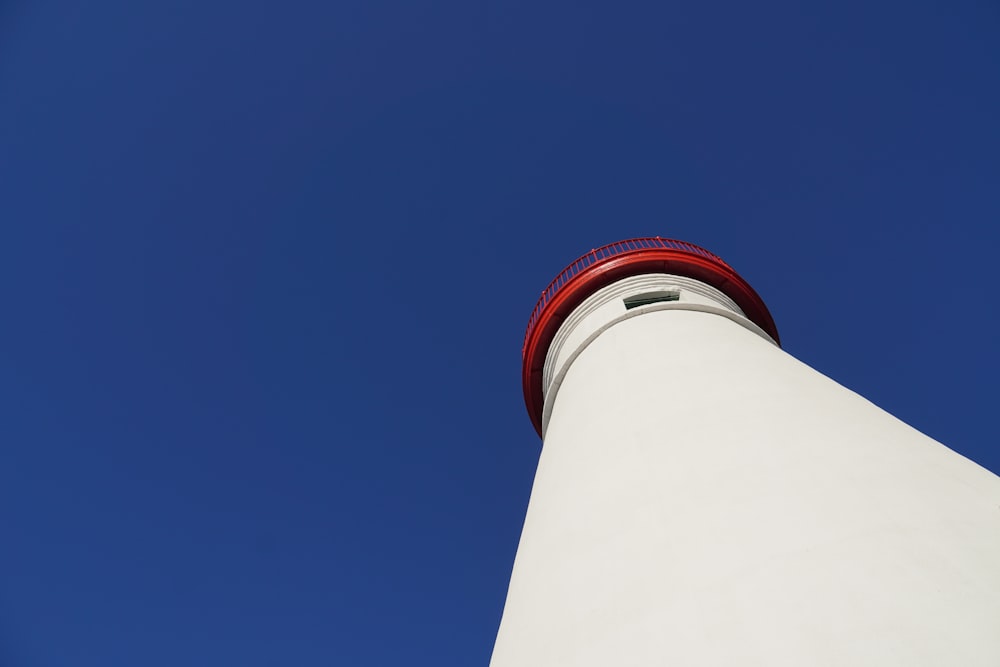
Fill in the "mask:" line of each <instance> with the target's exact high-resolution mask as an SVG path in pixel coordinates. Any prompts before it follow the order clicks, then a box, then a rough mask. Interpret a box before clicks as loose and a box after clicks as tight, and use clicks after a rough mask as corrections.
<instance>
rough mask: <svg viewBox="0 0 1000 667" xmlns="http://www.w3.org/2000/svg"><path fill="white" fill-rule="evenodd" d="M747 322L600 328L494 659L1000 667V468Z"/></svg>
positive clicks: (547, 450)
mask: <svg viewBox="0 0 1000 667" xmlns="http://www.w3.org/2000/svg"><path fill="white" fill-rule="evenodd" d="M612 287H613V286H612ZM656 305H657V306H663V305H669V304H656ZM700 305H706V304H700ZM644 308H653V307H649V306H647V307H644ZM722 309H723V310H729V312H730V314H732V310H731V309H725V308H722ZM630 312H631V311H630ZM612 319H614V318H613V317H612ZM737 319H738V318H733V319H730V318H729V317H726V316H721V315H720V314H716V313H714V312H701V311H696V310H683V309H677V308H672V309H659V310H656V309H652V310H651V311H650V312H645V313H643V314H642V315H641V316H639V317H630V318H628V319H623V320H620V321H617V322H615V323H614V324H612V325H611V326H610V327H608V328H606V329H604V330H603V331H601V332H600V333H599V334H598V335H597V336H596V337H594V338H593V340H591V341H590V342H589V344H585V345H583V341H584V340H586V339H587V338H588V337H589V336H587V335H585V336H583V337H582V339H581V342H580V345H581V346H582V351H580V352H579V354H578V355H577V356H575V358H574V359H573V360H572V362H571V363H569V365H568V368H567V369H565V371H564V377H563V379H562V382H561V385H560V386H559V388H558V393H557V394H553V393H551V392H550V394H549V396H548V397H547V402H549V401H554V405H552V407H551V412H550V416H549V418H548V422H547V430H546V433H545V443H544V446H543V449H542V454H541V458H540V460H539V464H538V470H537V473H536V477H535V483H534V488H533V490H532V494H531V501H530V504H529V508H528V514H527V518H526V520H525V524H524V529H523V532H522V535H521V542H520V545H519V547H518V552H517V557H516V560H515V564H514V571H513V574H512V577H511V582H510V589H509V591H508V596H507V603H506V606H505V609H504V614H503V620H502V622H501V625H500V630H499V633H498V636H497V641H496V645H495V648H494V653H493V659H492V662H491V665H492V666H493V667H512V666H517V667H535V666H538V667H541V666H545V667H557V666H558V667H561V666H566V667H585V666H586V667H591V666H593V667H597V666H601V667H607V666H612V665H613V666H616V667H627V666H631V665H635V666H643V667H645V666H651V665H684V666H689V665H741V666H742V665H768V666H772V665H788V666H792V665H795V666H796V667H799V666H802V665H852V666H853V665H872V666H875V665H878V666H879V667H886V666H890V665H900V666H903V665H906V666H907V667H913V666H929V665H940V666H946V665H947V666H952V665H962V666H983V667H987V666H988V667H997V666H1000V478H998V477H997V476H996V475H994V474H992V473H991V472H989V471H987V470H985V469H983V468H981V467H980V466H978V465H976V464H975V463H973V462H971V461H969V460H967V459H965V458H963V457H961V456H960V455H958V454H956V453H954V452H952V451H951V450H949V449H947V448H946V447H944V446H943V445H941V444H939V443H937V442H935V441H934V440H932V439H930V438H928V437H926V436H924V435H922V434H921V433H919V432H917V431H915V430H914V429H912V428H910V427H909V426H907V425H905V424H903V423H902V422H900V421H899V420H897V419H895V418H894V417H892V416H891V415H889V414H888V413H886V412H884V411H882V410H881V409H879V408H878V407H876V406H874V405H872V404H871V403H869V402H868V401H866V400H865V399H863V398H861V397H860V396H858V395H857V394H855V393H853V392H851V391H849V390H847V389H845V388H844V387H842V386H840V385H838V384H836V383H835V382H833V381H832V380H830V379H828V378H826V377H825V376H823V375H821V374H819V373H817V372H816V371H814V370H812V369H810V368H809V367H807V366H805V365H804V364H802V363H801V362H799V361H797V360H795V359H794V358H792V357H791V356H789V355H788V354H787V353H785V352H783V351H782V350H780V349H779V348H777V347H776V346H775V345H773V344H772V343H771V342H769V340H768V339H766V336H762V335H760V334H758V333H755V332H754V331H752V330H751V329H750V328H747V327H745V326H741V325H740V323H738V321H737ZM598 328H601V325H598ZM574 335H575V334H574ZM566 347H567V346H566V345H563V348H566ZM551 351H552V350H550V352H551ZM559 354H569V355H570V356H573V355H572V353H569V352H565V351H564V352H560V353H559ZM567 358H568V357H567ZM553 363H555V361H553Z"/></svg>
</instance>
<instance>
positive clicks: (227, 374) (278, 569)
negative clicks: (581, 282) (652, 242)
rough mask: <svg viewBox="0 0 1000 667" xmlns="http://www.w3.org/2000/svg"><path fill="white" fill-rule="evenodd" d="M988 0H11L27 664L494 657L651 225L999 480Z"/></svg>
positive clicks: (14, 355) (999, 30)
mask: <svg viewBox="0 0 1000 667" xmlns="http://www.w3.org/2000/svg"><path fill="white" fill-rule="evenodd" d="M998 35H1000V5H997V3H996V2H993V1H991V0H980V1H978V2H974V1H962V0H948V1H945V0H937V1H933V2H932V1H927V0H906V1H902V0H899V1H895V2H890V1H886V0H863V1H861V0H858V1H841V2H832V3H818V2H811V3H798V2H791V1H787V2H782V1H772V0H764V1H762V2H753V3H748V2H736V1H726V0H708V1H698V2H647V3H634V2H610V1H605V2H601V3H592V2H580V1H578V0H577V1H574V2H568V1H566V2H557V1H553V0H531V1H530V2H528V1H520V0H508V1H505V2H486V3H484V2H472V1H470V0H448V1H445V2H441V1H437V2H435V1H431V2H413V1H412V0H406V1H403V0H398V1H396V0H336V1H334V2H312V3H307V2H295V1H293V2H284V3H271V2H268V3H264V2H258V1H257V0H244V1H241V2H234V1H231V2H230V1H224V0H197V1H194V0H180V1H178V2H163V3H157V2H135V1H133V0H129V1H127V2H126V1H125V0H107V1H104V2H97V3H76V2H67V1H65V0H31V1H30V2H29V1H28V0H8V1H7V2H4V3H2V4H0V215H2V217H0V307H2V309H3V319H2V325H0V350H2V352H0V399H2V405H3V409H2V411H0V540H2V542H0V664H2V665H4V666H6V665H12V666H15V667H22V666H24V667H36V666H44V667H49V666H53V667H55V666H58V667H62V666H64V665H73V666H74V667H89V666H95V667H98V666H99V667H108V666H111V665H125V666H129V667H132V666H134V665H143V666H144V667H156V666H161V665H162V666H165V667H166V666H171V667H173V666H176V665H185V666H191V667H198V666H211V667H217V666H219V665H240V666H241V667H255V666H264V665H281V666H285V665H297V666H298V665H303V666H305V665H345V666H352V667H353V666H368V665H371V666H378V667H382V666H387V665H397V664H406V665H432V666H435V667H442V666H455V667H468V666H469V665H485V664H486V662H487V661H488V659H489V655H490V651H491V649H492V643H493V639H494V636H495V632H496V627H497V624H498V623H499V619H500V614H501V610H502V606H503V601H504V596H505V593H506V586H507V580H508V576H509V574H510V568H511V564H512V562H513V557H514V551H515V548H516V544H517V539H518V535H519V532H520V526H521V521H522V519H523V516H524V510H525V506H526V503H527V499H528V493H529V490H530V484H531V480H532V476H533V474H534V466H535V463H536V461H537V456H538V453H539V445H540V443H539V441H538V438H537V436H536V435H535V433H534V431H533V430H532V427H531V424H530V422H529V420H528V417H527V415H526V413H525V410H524V407H523V403H522V397H521V388H520V378H519V371H520V350H521V342H522V336H523V331H524V325H525V323H526V321H527V317H528V314H529V313H530V311H531V308H532V306H533V305H534V301H535V299H536V298H537V296H538V293H539V292H540V290H541V289H542V288H543V287H544V286H545V285H546V284H547V283H548V281H549V280H550V279H551V278H552V277H553V276H554V275H555V274H556V273H557V272H558V271H559V270H560V269H561V268H562V267H563V266H564V265H565V264H566V263H568V262H569V261H571V260H572V259H574V258H575V257H576V256H577V255H579V254H581V253H583V252H585V251H587V250H589V249H590V248H592V247H595V246H599V245H601V244H604V243H607V242H610V241H614V240H617V239H620V238H624V237H630V236H637V235H662V236H667V237H676V238H681V239H685V240H688V241H691V242H694V243H697V244H700V245H703V246H705V247H707V248H709V249H710V250H712V251H714V252H716V253H718V254H719V255H721V256H722V257H724V258H725V259H726V260H727V261H728V262H729V263H730V264H732V265H733V266H734V267H736V269H737V270H738V271H740V273H741V274H742V275H743V276H744V277H745V278H746V279H747V280H748V281H749V282H750V283H751V284H752V285H753V286H754V287H755V288H756V289H757V291H758V292H759V293H760V294H761V295H762V296H763V298H764V299H765V301H766V302H767V303H768V305H769V306H770V308H771V311H772V313H773V314H774V317H775V320H776V321H777V324H778V328H779V330H780V332H781V335H782V339H783V342H784V344H785V349H787V350H788V351H789V352H791V353H792V354H794V355H796V356H798V357H799V358H800V359H802V360H804V361H806V362H807V363H809V364H811V365H813V366H814V367H815V368H817V369H819V370H821V371H822V372H824V373H827V374H828V375H830V376H831V377H833V378H834V379H836V380H838V381H839V382H841V383H843V384H844V385H846V386H847V387H850V388H851V389H854V390H856V391H858V392H860V393H861V394H863V395H864V396H866V397H868V398H870V399H871V400H873V401H874V402H876V403H877V404H879V405H881V406H883V407H885V408H886V409H888V410H889V411H890V412H892V413H894V414H896V415H897V416H899V417H900V418H901V419H903V420H905V421H907V422H909V423H911V424H913V425H914V426H916V427H917V428H919V429H921V430H923V431H924V432H926V433H928V434H929V435H931V436H933V437H935V438H937V439H939V440H941V441H943V442H945V443H947V444H948V445H950V446H951V447H953V448H954V449H956V450H958V451H959V452H961V453H963V454H965V455H966V456H969V457H970V458H972V459H973V460H976V461H977V462H979V463H981V464H982V465H984V466H986V467H988V468H990V469H991V470H994V471H998V470H1000V449H998V447H997V437H996V422H995V415H996V413H997V406H996V403H997V398H998V395H1000V392H998V387H997V378H998V376H1000V356H998V352H997V341H998V329H997V327H998V320H1000V317H998V305H997V304H998V299H997V296H996V293H995V289H994V288H995V285H996V283H997V271H998V266H1000V262H998V261H997V257H998V250H1000V243H998V241H1000V232H998V230H997V223H998V220H1000V124H998V119H1000V85H998V81H1000V39H998V37H997V36H998Z"/></svg>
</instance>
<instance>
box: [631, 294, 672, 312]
mask: <svg viewBox="0 0 1000 667" xmlns="http://www.w3.org/2000/svg"><path fill="white" fill-rule="evenodd" d="M680 298H681V292H680V290H660V291H658V292H646V293H644V294H634V295H632V296H629V297H625V310H632V309H633V308H638V307H639V306H648V305H649V304H651V303H660V302H662V301H679V300H680Z"/></svg>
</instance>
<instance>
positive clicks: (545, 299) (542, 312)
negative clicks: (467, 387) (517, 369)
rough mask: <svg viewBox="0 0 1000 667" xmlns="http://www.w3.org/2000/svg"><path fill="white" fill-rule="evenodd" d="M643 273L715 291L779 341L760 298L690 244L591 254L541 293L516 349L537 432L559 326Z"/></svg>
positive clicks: (653, 243)
mask: <svg viewBox="0 0 1000 667" xmlns="http://www.w3.org/2000/svg"><path fill="white" fill-rule="evenodd" d="M643 273H672V274H675V275H680V276H686V277H688V278H694V279H695V280H700V281H702V282H704V283H707V284H709V285H711V286H712V287H715V288H716V289H718V290H720V291H721V292H723V293H724V294H726V295H727V296H728V297H729V298H731V299H732V300H733V301H735V302H736V305H738V306H739V307H740V308H741V309H742V310H743V312H744V313H746V316H747V317H748V318H749V319H750V321H751V322H753V323H754V324H756V325H757V326H759V327H760V328H761V329H763V330H764V331H765V332H766V333H767V334H768V335H769V336H770V337H771V338H773V339H774V341H775V342H776V343H778V344H780V343H781V341H780V339H779V338H778V329H777V327H775V324H774V320H773V319H772V318H771V313H770V312H768V310H767V306H766V305H765V304H764V300H763V299H761V298H760V296H759V295H758V294H757V292H755V291H754V289H753V288H752V287H750V285H749V283H747V282H746V281H745V280H743V278H741V277H740V275H739V274H738V273H736V271H734V270H733V268H732V267H731V266H729V265H728V264H726V263H725V262H724V261H722V259H721V258H719V257H717V256H716V255H713V254H712V253H710V252H709V251H707V250H705V249H704V248H699V247H698V246H696V245H694V244H692V243H686V242H684V241H676V240H673V239H661V238H660V237H658V236H657V237H645V238H637V239H628V240H626V241H619V242H617V243H611V244H609V245H606V246H603V247H601V248H597V249H596V250H591V251H590V252H589V253H587V254H586V255H583V256H582V257H580V258H579V259H577V260H576V261H575V262H573V263H572V264H570V265H569V266H567V267H566V268H565V269H563V270H562V271H561V272H560V273H559V275H558V276H556V277H555V279H554V280H553V281H552V282H551V283H549V285H548V287H546V288H545V289H544V290H543V291H542V296H541V297H540V298H539V299H538V303H537V304H535V308H534V310H532V311H531V317H530V318H529V319H528V329H527V331H526V332H525V335H524V347H523V348H522V350H521V359H522V365H521V379H522V385H523V388H524V402H525V405H526V406H527V408H528V414H529V415H530V416H531V421H532V423H533V424H534V425H535V430H536V431H538V434H539V435H541V434H542V407H543V404H544V399H543V396H542V369H543V367H544V365H545V355H546V354H547V353H548V349H549V344H550V343H551V342H552V339H553V338H554V337H555V335H556V331H558V329H559V325H560V324H562V322H563V320H565V319H566V318H567V317H568V316H569V314H570V313H571V312H572V311H573V309H574V308H576V307H577V306H578V305H580V303H582V302H583V300H584V299H586V298H587V297H588V296H590V295H591V294H593V293H594V292H596V291H597V290H599V289H600V288H602V287H604V286H606V285H610V284H611V283H613V282H615V281H618V280H621V279H622V278H627V277H629V276H634V275H639V274H643Z"/></svg>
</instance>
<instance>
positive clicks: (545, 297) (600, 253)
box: [522, 236, 732, 352]
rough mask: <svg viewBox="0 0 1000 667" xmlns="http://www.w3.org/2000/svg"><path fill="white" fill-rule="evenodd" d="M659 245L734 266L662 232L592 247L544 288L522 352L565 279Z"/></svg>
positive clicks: (565, 281) (533, 311)
mask: <svg viewBox="0 0 1000 667" xmlns="http://www.w3.org/2000/svg"><path fill="white" fill-rule="evenodd" d="M658 248H667V249H670V250H681V251H684V252H689V253H692V254H694V255H700V256H701V257H705V258H706V259H710V260H712V261H714V262H718V263H719V264H722V265H723V266H725V267H727V268H729V269H730V270H732V267H730V266H729V265H728V264H726V263H725V262H724V261H722V259H721V258H719V257H718V256H716V255H713V254H712V253H710V252H709V251H707V250H705V249H704V248H700V247H698V246H696V245H694V244H693V243H686V242H684V241H675V240H673V239H663V238H660V237H659V236H647V237H642V238H637V239H628V240H627V241H618V242H616V243H609V244H608V245H606V246H601V247H600V248H597V249H595V250H591V251H590V252H588V253H587V254H586V255H583V256H582V257H580V258H578V259H577V260H576V261H575V262H573V263H572V264H570V265H569V266H567V267H566V268H565V269H563V270H562V272H560V274H559V275H558V276H556V277H555V279H554V280H553V281H552V282H551V283H549V286H548V287H546V288H545V289H544V290H542V296H541V297H539V299H538V303H536V304H535V309H534V310H532V311H531V317H530V318H528V329H527V331H526V332H525V334H524V347H523V348H522V352H523V350H524V349H526V348H527V346H528V340H529V339H530V338H531V333H532V332H533V331H534V329H535V325H536V324H538V319H539V318H540V317H541V315H542V311H543V310H544V309H545V306H546V305H547V304H548V303H549V301H551V300H552V297H554V296H555V295H556V293H557V292H558V291H559V290H561V289H562V288H563V286H564V285H566V283H568V282H569V281H570V280H572V279H573V278H574V277H576V276H577V275H578V274H579V273H580V272H581V271H583V270H584V269H586V268H588V267H590V266H593V265H594V264H596V263H597V262H601V261H603V260H606V259H610V258H611V257H615V256H617V255H624V254H626V253H630V252H637V251H641V250H649V249H658Z"/></svg>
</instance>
